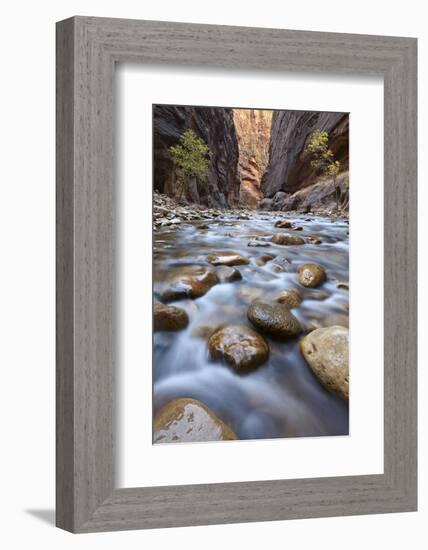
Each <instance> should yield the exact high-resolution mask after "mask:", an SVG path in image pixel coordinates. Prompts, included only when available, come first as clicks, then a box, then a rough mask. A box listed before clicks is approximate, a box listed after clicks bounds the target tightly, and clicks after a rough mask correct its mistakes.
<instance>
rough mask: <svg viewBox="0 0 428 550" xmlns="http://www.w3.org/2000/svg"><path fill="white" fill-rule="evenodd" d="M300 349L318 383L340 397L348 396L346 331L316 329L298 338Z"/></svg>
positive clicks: (343, 328)
mask: <svg viewBox="0 0 428 550" xmlns="http://www.w3.org/2000/svg"><path fill="white" fill-rule="evenodd" d="M300 349H301V352H302V354H303V357H304V358H305V360H306V362H307V363H308V365H309V366H310V368H311V369H312V371H313V372H314V374H315V375H316V376H317V377H318V379H319V381H320V382H321V384H322V385H323V386H324V387H325V388H326V389H327V390H329V391H331V392H333V393H335V394H337V395H339V396H340V397H341V398H342V399H344V400H346V401H347V400H348V398H349V331H348V329H347V328H345V327H341V326H332V327H327V328H319V329H316V330H314V331H313V332H311V333H310V334H308V335H307V336H305V337H304V338H303V340H301V342H300Z"/></svg>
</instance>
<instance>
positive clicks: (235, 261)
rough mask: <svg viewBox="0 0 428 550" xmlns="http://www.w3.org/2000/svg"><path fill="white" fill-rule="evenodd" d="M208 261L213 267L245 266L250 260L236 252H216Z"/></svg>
mask: <svg viewBox="0 0 428 550" xmlns="http://www.w3.org/2000/svg"><path fill="white" fill-rule="evenodd" d="M207 261H208V262H209V263H210V264H212V265H228V266H231V265H244V264H248V259H247V258H244V256H241V255H240V254H237V253H236V252H228V251H227V252H216V253H214V254H210V255H209V256H207Z"/></svg>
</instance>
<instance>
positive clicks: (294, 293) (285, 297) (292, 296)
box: [276, 288, 303, 309]
mask: <svg viewBox="0 0 428 550" xmlns="http://www.w3.org/2000/svg"><path fill="white" fill-rule="evenodd" d="M302 300H303V296H302V293H301V292H300V290H299V289H298V288H289V289H286V290H283V291H282V292H280V293H279V294H278V296H277V297H276V301H277V302H279V303H280V304H285V305H286V306H288V307H289V308H291V309H293V308H295V307H298V306H299V305H300V304H301V303H302Z"/></svg>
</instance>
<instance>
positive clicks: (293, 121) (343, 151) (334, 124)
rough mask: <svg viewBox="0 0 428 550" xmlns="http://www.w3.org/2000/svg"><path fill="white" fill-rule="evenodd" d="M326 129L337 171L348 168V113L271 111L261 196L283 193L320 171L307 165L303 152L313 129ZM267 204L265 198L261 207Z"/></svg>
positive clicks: (314, 179) (302, 185) (316, 178)
mask: <svg viewBox="0 0 428 550" xmlns="http://www.w3.org/2000/svg"><path fill="white" fill-rule="evenodd" d="M317 129H319V130H322V131H324V130H326V131H327V132H328V133H329V147H330V149H332V151H333V153H334V156H335V159H337V160H339V161H340V163H341V171H347V170H348V169H349V115H348V114H347V113H333V112H330V113H329V112H316V111H314V112H311V111H274V113H273V117H272V129H271V136H270V146H269V162H268V166H267V169H266V172H265V174H264V176H263V178H262V183H261V191H262V193H263V196H264V197H265V199H269V198H274V197H275V195H276V194H277V193H282V194H283V195H284V196H285V195H289V194H292V193H294V192H296V191H299V190H301V189H303V188H305V187H308V186H310V185H313V184H314V183H316V182H317V181H319V180H320V177H321V174H320V172H319V171H317V170H316V169H314V168H313V167H312V166H311V158H310V155H308V154H307V153H306V152H305V147H306V144H307V143H308V140H309V137H310V135H311V134H312V132H313V131H314V130H317ZM267 205H268V201H266V200H265V202H264V205H262V206H264V207H266V206H267Z"/></svg>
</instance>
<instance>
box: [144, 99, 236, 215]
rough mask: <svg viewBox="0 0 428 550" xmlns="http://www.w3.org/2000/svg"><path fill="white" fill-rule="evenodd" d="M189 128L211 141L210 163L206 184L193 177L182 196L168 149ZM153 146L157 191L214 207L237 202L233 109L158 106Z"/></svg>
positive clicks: (222, 206) (231, 204) (225, 206)
mask: <svg viewBox="0 0 428 550" xmlns="http://www.w3.org/2000/svg"><path fill="white" fill-rule="evenodd" d="M188 128H191V129H193V130H194V131H195V132H196V133H197V134H198V135H199V136H200V137H201V138H202V139H203V140H204V141H205V142H206V143H207V144H208V146H209V148H210V151H211V163H210V171H209V174H208V182H207V185H201V183H200V182H197V181H196V180H193V181H191V182H189V183H190V185H187V186H186V190H185V195H184V196H181V192H179V189H178V185H177V177H176V176H177V174H176V173H175V170H174V165H173V162H172V160H171V155H170V153H169V151H168V148H169V147H170V146H171V145H176V144H177V142H178V140H179V139H180V136H181V135H182V134H183V133H184V132H185V131H186V130H187V129H188ZM153 149H154V166H153V178H154V188H155V190H157V191H159V192H160V193H165V194H167V195H169V196H171V197H175V198H180V199H185V200H186V201H188V202H193V203H197V204H203V205H206V206H211V207H218V208H230V207H234V206H236V205H237V204H238V202H239V187H240V180H239V168H238V158H239V150H238V140H237V136H236V132H235V125H234V121H233V111H232V109H228V108H218V107H216V108H210V107H182V106H174V105H155V106H154V107H153ZM178 195H180V196H178Z"/></svg>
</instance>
